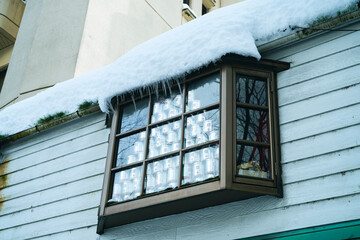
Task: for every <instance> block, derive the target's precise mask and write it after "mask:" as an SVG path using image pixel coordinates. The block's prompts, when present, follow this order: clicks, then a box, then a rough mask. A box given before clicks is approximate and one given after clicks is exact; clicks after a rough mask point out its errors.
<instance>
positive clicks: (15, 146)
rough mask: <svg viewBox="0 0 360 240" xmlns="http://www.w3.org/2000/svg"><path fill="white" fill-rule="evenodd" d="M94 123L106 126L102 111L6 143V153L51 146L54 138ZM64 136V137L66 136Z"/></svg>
mask: <svg viewBox="0 0 360 240" xmlns="http://www.w3.org/2000/svg"><path fill="white" fill-rule="evenodd" d="M92 125H97V126H99V127H100V128H103V127H105V114H104V113H102V112H97V113H93V114H90V115H88V116H84V117H82V118H78V119H75V120H73V121H70V122H67V123H64V124H61V125H59V126H56V127H53V128H51V129H48V130H46V131H43V132H41V133H38V134H34V135H32V136H31V137H27V138H23V139H20V140H18V141H16V142H12V143H9V144H7V145H6V149H4V151H5V153H6V154H9V153H12V152H18V151H21V150H23V149H26V148H30V149H31V148H32V147H33V146H34V145H38V144H45V145H44V146H49V145H46V144H49V143H48V142H51V141H53V140H55V141H56V139H57V138H60V139H61V138H62V137H63V135H65V136H66V135H68V134H70V135H71V133H73V132H75V131H79V130H82V129H83V128H88V127H92ZM65 136H64V137H65Z"/></svg>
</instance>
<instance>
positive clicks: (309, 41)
mask: <svg viewBox="0 0 360 240" xmlns="http://www.w3.org/2000/svg"><path fill="white" fill-rule="evenodd" d="M345 28H346V29H360V23H353V24H350V25H348V26H346V27H345ZM348 34H351V32H346V31H330V32H326V33H323V34H318V35H317V36H316V37H310V38H305V39H301V40H300V41H298V42H296V43H295V44H290V45H287V46H284V47H280V48H276V49H273V50H270V51H268V52H265V53H261V56H262V57H263V58H265V59H274V60H283V59H284V58H286V57H288V56H291V55H294V54H297V53H299V52H303V51H305V50H307V49H310V48H314V47H317V46H319V45H322V44H325V43H327V42H329V41H333V40H336V39H338V38H341V37H343V36H346V35H348Z"/></svg>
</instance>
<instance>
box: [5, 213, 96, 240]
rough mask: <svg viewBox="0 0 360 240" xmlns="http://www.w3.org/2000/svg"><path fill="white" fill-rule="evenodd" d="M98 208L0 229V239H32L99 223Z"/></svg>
mask: <svg viewBox="0 0 360 240" xmlns="http://www.w3.org/2000/svg"><path fill="white" fill-rule="evenodd" d="M97 211H98V209H97V208H94V209H89V210H86V211H81V212H76V213H72V214H69V215H65V216H60V217H55V218H51V219H47V220H44V221H39V222H35V223H32V224H26V225H23V226H19V227H16V228H10V229H6V230H3V231H0V239H2V240H13V239H31V238H35V237H38V236H44V235H48V234H53V233H57V232H62V231H69V230H72V229H77V228H83V227H89V226H93V225H95V224H97Z"/></svg>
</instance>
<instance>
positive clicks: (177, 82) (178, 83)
mask: <svg viewBox="0 0 360 240" xmlns="http://www.w3.org/2000/svg"><path fill="white" fill-rule="evenodd" d="M175 82H176V84H177V86H178V88H179V91H180V94H181V95H183V94H182V88H181V85H180V80H179V78H175Z"/></svg>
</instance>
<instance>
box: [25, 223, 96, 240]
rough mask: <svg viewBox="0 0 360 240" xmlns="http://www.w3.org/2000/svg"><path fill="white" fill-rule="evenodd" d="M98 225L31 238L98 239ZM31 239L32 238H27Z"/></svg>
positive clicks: (37, 239)
mask: <svg viewBox="0 0 360 240" xmlns="http://www.w3.org/2000/svg"><path fill="white" fill-rule="evenodd" d="M98 236H99V235H97V234H96V226H91V227H84V228H78V229H73V230H71V231H65V232H60V233H52V234H51V235H45V236H41V237H36V238H31V239H33V240H65V239H66V240H80V239H86V240H97V239H98ZM26 239H30V238H26Z"/></svg>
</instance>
